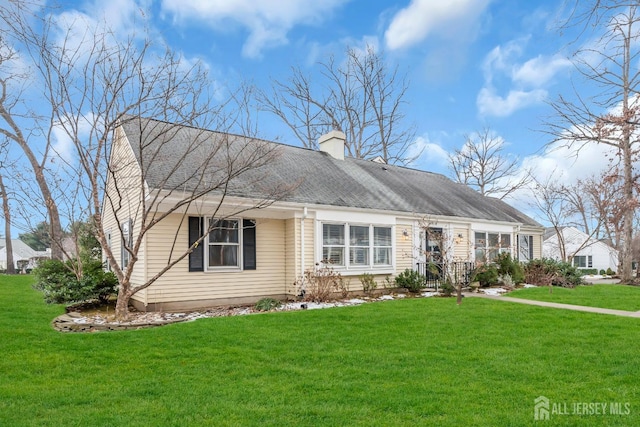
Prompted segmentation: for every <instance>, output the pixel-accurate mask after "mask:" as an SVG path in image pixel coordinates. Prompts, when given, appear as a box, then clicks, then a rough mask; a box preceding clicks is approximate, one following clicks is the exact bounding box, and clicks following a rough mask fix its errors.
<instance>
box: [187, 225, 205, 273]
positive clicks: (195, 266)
mask: <svg viewBox="0 0 640 427" xmlns="http://www.w3.org/2000/svg"><path fill="white" fill-rule="evenodd" d="M203 223H204V221H203V218H201V217H199V216H190V217H189V247H191V246H192V245H193V244H194V243H195V242H196V241H198V239H199V238H200V237H201V236H202V233H203V231H204V230H203V228H204V227H203ZM189 271H204V239H203V241H201V242H199V243H198V246H196V247H195V248H193V251H192V252H191V253H190V254H189Z"/></svg>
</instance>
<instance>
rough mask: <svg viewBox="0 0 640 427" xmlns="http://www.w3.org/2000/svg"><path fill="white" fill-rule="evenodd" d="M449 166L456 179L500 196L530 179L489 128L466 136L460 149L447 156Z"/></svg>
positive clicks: (481, 192)
mask: <svg viewBox="0 0 640 427" xmlns="http://www.w3.org/2000/svg"><path fill="white" fill-rule="evenodd" d="M449 168H450V169H451V171H452V172H453V174H454V177H455V179H456V181H457V182H460V183H462V184H466V185H468V186H470V187H471V188H473V189H475V190H477V191H478V192H479V193H480V194H482V195H483V196H491V197H497V198H499V199H504V198H505V197H507V196H508V195H510V194H512V193H513V192H514V191H516V190H518V189H521V188H523V187H525V186H526V185H528V184H529V183H530V182H531V176H530V174H529V173H528V172H521V171H520V170H519V159H518V158H517V157H515V156H510V155H507V154H505V153H504V140H503V139H502V138H500V137H499V136H496V135H495V134H494V133H493V132H492V131H491V129H489V128H484V129H483V130H481V131H478V132H476V133H474V134H472V135H467V136H466V142H465V143H464V145H463V146H462V148H461V149H456V150H455V151H454V153H453V154H450V155H449Z"/></svg>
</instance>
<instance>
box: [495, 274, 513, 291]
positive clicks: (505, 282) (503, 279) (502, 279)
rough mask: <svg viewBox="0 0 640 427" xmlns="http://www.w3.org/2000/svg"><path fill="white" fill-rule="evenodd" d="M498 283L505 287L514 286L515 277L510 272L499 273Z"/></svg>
mask: <svg viewBox="0 0 640 427" xmlns="http://www.w3.org/2000/svg"><path fill="white" fill-rule="evenodd" d="M498 283H499V284H500V285H502V286H504V287H505V288H513V286H514V285H515V283H514V282H513V279H512V278H511V276H509V275H508V274H501V275H499V276H498Z"/></svg>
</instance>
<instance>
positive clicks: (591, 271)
mask: <svg viewBox="0 0 640 427" xmlns="http://www.w3.org/2000/svg"><path fill="white" fill-rule="evenodd" d="M578 271H580V274H581V275H583V276H587V275H589V274H598V269H597V268H581V269H580V270H578Z"/></svg>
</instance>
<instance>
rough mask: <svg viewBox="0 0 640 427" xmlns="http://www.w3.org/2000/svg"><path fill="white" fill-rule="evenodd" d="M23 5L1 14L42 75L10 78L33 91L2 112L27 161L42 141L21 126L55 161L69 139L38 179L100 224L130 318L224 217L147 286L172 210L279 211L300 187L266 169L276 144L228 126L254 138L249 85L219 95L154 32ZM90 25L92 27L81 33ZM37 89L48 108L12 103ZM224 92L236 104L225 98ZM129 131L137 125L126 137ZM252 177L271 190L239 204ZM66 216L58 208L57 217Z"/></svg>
mask: <svg viewBox="0 0 640 427" xmlns="http://www.w3.org/2000/svg"><path fill="white" fill-rule="evenodd" d="M11 5H12V6H13V7H7V8H0V10H1V11H2V14H1V15H0V17H2V18H3V19H4V20H5V21H7V20H8V19H9V18H10V19H12V22H5V23H4V24H5V25H8V26H10V28H11V29H12V31H13V32H15V33H16V34H12V36H11V37H12V39H15V40H17V41H18V42H19V43H16V44H14V45H13V46H11V48H12V49H13V50H12V52H18V51H17V50H16V49H17V47H19V48H20V49H22V50H20V51H19V53H20V55H21V57H22V58H29V59H30V63H31V64H32V67H33V69H34V70H35V71H36V76H37V79H36V80H34V81H31V84H30V85H29V90H28V91H27V90H26V86H25V83H24V82H25V80H20V79H18V78H17V77H18V76H17V75H15V74H14V75H13V78H14V80H11V79H5V80H4V86H2V87H4V88H6V89H8V88H9V87H10V86H11V85H14V86H15V85H16V83H20V84H22V86H21V85H20V84H18V86H17V87H18V89H22V92H20V90H18V91H11V92H9V91H8V90H7V91H5V92H4V93H5V94H6V95H7V98H5V99H3V101H4V104H3V105H4V107H3V108H4V109H2V110H0V113H3V116H2V117H3V118H4V119H5V121H6V123H8V124H9V125H10V126H8V127H7V129H5V132H6V133H7V134H8V135H7V136H8V137H9V138H11V139H13V140H14V141H15V142H16V143H18V144H19V145H20V144H22V143H24V144H26V148H25V154H26V155H27V157H28V155H29V154H28V152H29V150H33V149H34V145H35V144H36V141H35V139H36V138H34V140H31V139H27V138H22V137H20V135H25V133H24V132H18V130H20V129H21V128H22V127H27V128H28V129H39V132H31V133H29V134H30V135H31V134H33V135H35V134H37V135H40V138H38V142H41V140H44V141H43V145H39V146H38V147H39V148H40V151H41V152H44V159H46V156H47V154H48V153H51V152H52V151H53V147H54V146H55V142H57V141H58V139H57V138H60V135H63V137H64V138H66V139H67V140H68V142H69V146H70V147H71V149H72V156H70V157H67V158H65V157H64V156H56V159H57V161H58V162H61V163H62V165H57V166H56V169H53V168H54V167H53V166H50V163H47V162H45V161H44V160H42V159H41V160H40V162H37V164H35V163H34V164H33V168H34V171H35V172H36V175H37V174H38V173H39V172H40V173H41V175H40V176H36V179H37V180H42V181H43V183H44V184H45V185H41V186H40V189H41V190H42V191H43V194H45V193H46V191H45V190H46V189H47V188H50V187H54V188H57V189H58V190H59V192H60V193H64V195H62V194H61V195H60V196H59V198H57V199H54V198H53V197H52V198H51V205H52V206H55V207H56V208H57V207H59V206H60V205H59V204H57V202H59V203H62V204H63V205H64V206H65V207H66V208H67V209H69V210H71V211H70V212H66V215H67V217H68V218H78V217H79V216H83V215H86V216H87V217H89V218H90V219H91V220H92V222H93V224H94V225H95V229H96V231H95V232H96V237H97V239H98V241H99V242H100V246H101V248H102V251H103V253H104V256H105V258H106V259H107V261H108V263H109V267H110V268H111V270H112V271H113V272H114V273H115V275H116V276H117V278H118V282H119V289H118V300H117V303H116V315H117V317H118V318H120V319H124V318H126V317H127V316H128V304H129V301H130V298H131V297H132V296H133V295H135V294H136V293H137V292H139V291H141V290H142V289H145V288H147V287H149V286H150V285H151V284H152V283H154V282H155V281H156V280H157V279H158V278H159V277H161V276H162V275H163V274H164V273H166V272H167V271H168V270H170V269H171V268H173V267H174V266H175V265H176V264H178V263H179V262H180V261H182V260H183V259H185V257H187V256H188V255H189V253H191V251H193V249H194V248H195V247H196V246H198V244H199V243H200V242H201V241H202V240H203V239H204V238H205V237H206V236H207V235H208V231H210V230H211V229H212V227H215V222H214V221H212V222H211V225H209V226H207V227H205V228H204V230H202V231H203V232H202V233H201V235H200V236H199V238H198V239H197V240H196V241H195V242H193V244H192V245H191V246H190V247H189V248H181V247H178V246H176V245H175V242H176V241H177V240H178V237H179V232H180V231H179V229H177V230H176V231H175V236H174V246H173V247H172V249H171V251H170V255H169V256H168V259H166V263H165V264H164V266H163V267H162V268H161V269H160V270H159V271H158V272H155V273H154V274H153V276H152V277H150V278H149V279H148V280H147V281H145V282H144V283H139V282H134V281H132V274H133V271H134V267H135V265H136V263H137V261H138V254H139V253H140V250H141V247H142V245H143V242H144V241H145V236H146V235H147V234H148V233H149V232H150V231H151V230H153V229H154V227H158V225H159V224H160V225H161V226H162V224H163V221H164V220H165V219H166V218H167V217H168V216H169V215H171V214H180V215H182V222H183V223H184V222H186V221H187V212H188V211H189V210H190V209H198V210H199V213H200V214H202V215H207V216H210V217H222V218H225V217H229V216H233V215H236V214H238V213H240V212H242V211H245V210H248V209H255V208H260V207H264V206H267V205H269V204H270V203H273V201H275V200H278V198H279V197H280V196H281V195H282V194H284V193H285V192H286V191H287V189H288V188H290V187H291V183H289V186H283V185H280V183H278V182H272V181H270V180H269V177H268V176H267V174H266V172H265V171H264V169H263V166H265V165H267V164H268V163H269V162H271V161H273V160H274V159H276V158H277V156H278V153H277V149H276V148H275V146H274V145H272V144H268V143H265V142H264V141H261V140H258V139H255V138H252V137H251V136H252V135H248V136H247V135H244V136H238V135H235V136H234V135H230V134H229V133H228V132H230V131H232V130H235V131H237V132H239V133H242V134H244V133H246V132H245V130H246V129H247V128H250V127H251V121H250V119H248V118H247V117H246V114H245V113H246V112H247V111H248V106H247V105H246V101H247V99H248V96H247V95H246V92H245V91H244V90H242V88H241V89H239V90H238V91H230V92H227V93H226V94H220V93H214V89H213V88H214V85H213V84H212V81H211V79H210V77H209V75H208V72H207V67H206V66H205V65H204V64H201V63H195V64H193V65H190V64H189V63H188V61H185V60H184V58H183V57H182V56H181V55H179V54H176V53H175V52H172V51H171V50H168V49H166V48H162V47H161V48H156V46H155V45H154V44H153V43H152V42H151V41H150V40H149V39H145V38H144V34H143V35H139V34H138V35H132V36H130V37H129V38H128V39H124V40H123V39H121V38H120V37H118V35H117V34H114V33H113V32H112V31H110V28H109V26H108V23H106V22H101V23H99V24H98V25H97V26H96V27H92V26H87V25H86V23H83V22H63V21H55V20H53V19H52V18H51V15H50V14H47V13H46V12H40V13H36V14H33V13H32V12H31V11H29V10H25V9H22V8H21V4H20V3H15V4H14V3H13V2H12V3H11ZM79 27H81V28H83V31H81V32H78V28H79ZM16 46H17V47H16ZM12 87H13V86H12ZM34 88H36V89H37V90H38V92H36V93H37V94H39V96H40V99H41V102H40V104H39V105H38V107H39V110H38V111H32V110H31V109H24V108H23V109H18V108H17V107H18V106H19V105H20V102H21V99H22V98H21V97H20V96H17V95H12V97H11V99H10V102H9V97H8V94H9V93H11V94H18V95H20V94H22V95H25V97H26V96H27V95H31V96H34V95H33V90H34ZM222 95H226V100H224V101H219V99H220V98H221V97H222ZM36 96H37V95H36ZM216 100H218V101H216ZM16 115H19V120H18V119H16V118H15V117H16ZM144 117H150V118H153V119H155V120H149V119H144ZM43 118H44V119H43ZM13 124H15V126H13ZM14 128H15V129H16V130H15V131H11V129H14ZM125 128H127V129H128V131H129V132H128V133H126V140H125V134H124V133H123V132H124V129H125ZM202 129H218V130H220V131H222V132H220V133H216V134H213V133H212V132H209V131H205V130H202ZM185 132H186V134H184V133H185ZM182 137H184V138H182ZM126 143H128V144H130V147H131V148H130V149H128V150H127V149H125V150H124V152H127V153H131V152H133V154H134V156H135V158H131V157H126V156H125V157H122V156H121V153H122V147H123V144H126ZM60 176H65V177H74V179H73V180H72V182H73V183H74V185H71V184H69V183H68V182H66V183H64V182H63V183H62V184H61V183H60V179H59V177H60ZM240 179H242V183H243V185H244V186H245V187H246V186H249V187H250V188H251V187H254V186H255V187H261V188H262V190H263V191H262V192H261V193H262V194H263V197H262V198H257V199H256V198H254V199H251V200H250V201H246V202H245V203H237V204H235V205H234V204H230V203H228V202H227V198H228V196H230V195H233V196H238V197H241V196H242V195H243V191H246V188H245V187H242V186H240V185H239V183H238V182H239V180H240ZM149 183H153V185H151V184H149ZM269 184H272V185H269ZM61 185H63V186H61ZM46 194H50V193H46ZM47 197H48V196H46V195H45V199H47ZM203 199H206V203H205V202H204V201H203ZM67 200H69V202H68V203H67ZM196 202H197V203H196ZM223 204H224V206H225V209H224V212H221V211H220V208H221V206H222V205H223ZM56 215H57V214H55V213H50V217H52V218H53V216H56ZM104 215H106V216H107V217H108V218H107V219H108V220H109V221H112V222H113V223H114V224H115V227H116V229H111V230H110V231H111V233H114V234H115V235H119V238H120V240H121V241H122V242H124V244H123V248H124V251H125V253H126V256H122V257H121V256H120V255H121V254H114V251H113V250H112V248H111V245H110V241H109V238H108V233H107V232H108V231H109V230H107V229H106V226H105V216H104ZM58 217H59V216H58ZM183 230H184V229H183ZM114 237H115V236H114Z"/></svg>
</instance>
